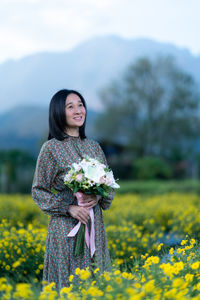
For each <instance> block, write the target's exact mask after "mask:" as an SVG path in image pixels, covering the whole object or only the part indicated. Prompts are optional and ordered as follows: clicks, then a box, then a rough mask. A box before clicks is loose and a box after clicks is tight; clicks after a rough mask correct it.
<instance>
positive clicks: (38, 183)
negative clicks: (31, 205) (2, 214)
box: [31, 142, 70, 216]
mask: <svg viewBox="0 0 200 300" xmlns="http://www.w3.org/2000/svg"><path fill="white" fill-rule="evenodd" d="M57 171H58V164H57V161H56V159H55V158H54V156H53V153H52V151H51V149H50V147H49V145H48V144H47V142H46V143H44V144H43V145H42V148H41V150H40V153H39V155H38V158H37V162H36V169H35V173H34V178H33V184H32V190H31V192H32V198H33V200H34V202H35V203H36V204H37V206H38V207H39V208H40V209H41V210H42V211H43V212H44V213H46V214H48V215H53V216H58V215H65V216H67V215H68V216H69V214H68V208H69V205H70V203H69V202H68V201H67V199H66V198H67V197H66V196H67V194H68V193H67V191H66V190H63V191H61V192H58V193H57V194H56V195H55V194H54V193H53V192H52V191H51V187H52V183H53V181H54V178H55V176H56V174H57Z"/></svg>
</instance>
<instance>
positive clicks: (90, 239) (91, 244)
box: [67, 192, 96, 257]
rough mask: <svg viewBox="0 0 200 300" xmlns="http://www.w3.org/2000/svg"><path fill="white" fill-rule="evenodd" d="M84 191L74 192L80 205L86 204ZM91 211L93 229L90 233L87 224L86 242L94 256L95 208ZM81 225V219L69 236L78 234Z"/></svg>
mask: <svg viewBox="0 0 200 300" xmlns="http://www.w3.org/2000/svg"><path fill="white" fill-rule="evenodd" d="M83 195H84V194H83V193H82V192H77V193H74V196H76V198H77V200H78V205H79V206H84V203H85V202H84V201H83ZM89 213H90V218H91V231H90V235H89V230H88V225H87V224H86V225H85V226H86V228H85V242H86V245H87V247H88V249H90V255H91V257H93V255H94V252H95V250H96V248H95V230H94V211H93V208H90V209H89ZM80 226H81V221H79V222H78V224H77V225H76V226H75V227H74V228H73V229H72V230H71V231H70V233H68V235H67V236H69V237H73V236H75V235H76V234H77V232H78V230H79V228H80Z"/></svg>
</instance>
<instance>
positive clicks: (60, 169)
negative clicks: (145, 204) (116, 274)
mask: <svg viewBox="0 0 200 300" xmlns="http://www.w3.org/2000/svg"><path fill="white" fill-rule="evenodd" d="M85 155H88V156H90V157H92V158H99V159H100V160H101V161H102V162H103V163H104V164H106V165H107V160H106V157H105V154H104V152H103V150H102V148H101V146H100V144H99V143H98V142H97V141H95V140H93V139H90V138H85V139H81V138H80V137H75V136H68V137H66V138H65V139H64V140H63V141H59V140H57V139H55V138H53V139H51V140H49V141H46V142H45V143H44V144H43V145H42V147H41V150H40V153H39V155H38V158H37V163H36V168H35V174H34V178H33V184H32V198H33V200H34V202H35V203H36V204H37V205H38V206H39V208H40V209H41V210H42V211H43V212H44V213H46V214H48V215H50V220H49V225H48V230H47V237H46V247H45V257H44V269H43V280H44V281H47V282H49V283H50V282H55V284H56V288H57V289H59V290H60V289H61V288H62V287H68V286H69V285H70V283H69V281H68V277H69V275H71V274H73V275H74V280H78V276H76V275H75V269H76V268H80V269H86V268H87V267H89V268H90V270H92V266H93V267H94V269H95V268H96V267H98V268H99V269H100V271H99V272H98V273H101V272H103V271H112V265H111V260H110V254H109V250H108V245H107V238H106V233H105V227H104V221H103V215H102V209H103V210H106V209H108V208H110V205H111V202H112V200H113V198H114V189H112V191H111V192H110V193H109V196H108V197H106V198H101V199H100V200H99V202H98V204H97V205H96V206H95V207H93V210H94V218H95V246H96V251H95V254H94V256H93V257H92V258H91V257H90V251H89V249H88V247H87V245H86V243H85V245H84V256H79V257H74V255H73V249H74V242H75V237H67V235H68V233H69V232H70V231H71V229H72V228H73V227H74V226H75V225H76V224H77V223H78V220H77V219H75V218H73V217H72V216H71V215H70V214H69V213H68V208H69V205H77V199H76V197H74V196H73V192H72V191H71V190H70V189H69V188H68V187H66V186H65V185H64V182H63V179H64V176H65V174H66V173H67V172H68V171H69V169H70V165H71V164H72V163H73V162H77V163H78V162H79V161H80V158H81V159H82V158H84V157H85ZM52 188H53V189H55V190H57V191H58V193H57V194H54V193H53V192H52Z"/></svg>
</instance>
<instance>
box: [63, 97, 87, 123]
mask: <svg viewBox="0 0 200 300" xmlns="http://www.w3.org/2000/svg"><path fill="white" fill-rule="evenodd" d="M65 114H66V119H67V124H68V127H80V126H82V125H83V123H84V121H85V115H86V110H85V107H84V106H83V103H82V101H81V99H80V97H79V96H78V95H76V94H69V95H68V96H67V98H66V101H65Z"/></svg>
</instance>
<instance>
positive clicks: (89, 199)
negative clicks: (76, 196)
mask: <svg viewBox="0 0 200 300" xmlns="http://www.w3.org/2000/svg"><path fill="white" fill-rule="evenodd" d="M83 201H84V204H83V207H85V208H87V209H90V208H92V207H94V206H96V205H97V203H98V197H97V195H95V194H90V195H88V194H84V198H83Z"/></svg>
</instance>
